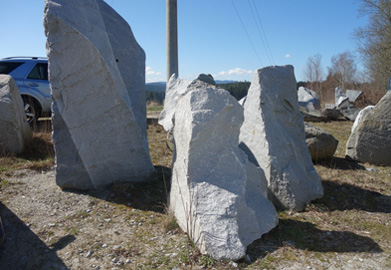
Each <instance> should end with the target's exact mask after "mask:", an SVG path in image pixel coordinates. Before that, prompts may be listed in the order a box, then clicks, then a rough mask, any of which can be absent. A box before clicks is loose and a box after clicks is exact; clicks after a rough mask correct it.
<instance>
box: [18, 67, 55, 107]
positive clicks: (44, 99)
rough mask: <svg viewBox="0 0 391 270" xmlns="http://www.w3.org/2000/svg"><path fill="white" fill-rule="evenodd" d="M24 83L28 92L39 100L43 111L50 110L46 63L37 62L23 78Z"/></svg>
mask: <svg viewBox="0 0 391 270" xmlns="http://www.w3.org/2000/svg"><path fill="white" fill-rule="evenodd" d="M24 85H25V87H26V88H27V89H28V92H30V93H31V94H32V95H33V96H34V97H35V98H37V99H39V100H40V102H41V103H42V104H41V105H42V110H43V112H47V111H50V106H51V98H50V84H49V81H48V64H47V63H42V62H37V63H36V64H35V66H34V67H33V68H32V69H31V71H30V72H29V73H28V75H27V77H26V78H25V80H24Z"/></svg>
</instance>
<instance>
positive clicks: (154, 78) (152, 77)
mask: <svg viewBox="0 0 391 270" xmlns="http://www.w3.org/2000/svg"><path fill="white" fill-rule="evenodd" d="M145 75H146V76H145V80H146V82H147V83H149V82H160V81H165V80H166V79H165V78H164V77H163V73H161V72H158V71H155V70H153V68H152V67H145Z"/></svg>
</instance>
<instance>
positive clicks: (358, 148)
mask: <svg viewBox="0 0 391 270" xmlns="http://www.w3.org/2000/svg"><path fill="white" fill-rule="evenodd" d="M368 110H369V112H367V115H366V116H365V117H364V118H363V119H362V120H361V121H360V122H359V123H358V125H357V126H356V127H355V128H354V130H353V132H352V133H351V134H350V137H349V140H348V142H347V144H346V155H347V156H349V157H351V158H353V159H354V160H357V161H359V162H363V163H365V162H368V163H370V164H374V165H385V166H390V165H391V154H390V153H391V136H390V135H391V134H390V131H391V92H390V91H388V92H387V93H386V95H385V96H384V97H383V98H382V99H381V100H380V101H379V102H378V104H377V105H376V106H375V107H374V108H373V109H368Z"/></svg>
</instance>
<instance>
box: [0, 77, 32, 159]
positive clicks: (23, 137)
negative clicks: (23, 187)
mask: <svg viewBox="0 0 391 270" xmlns="http://www.w3.org/2000/svg"><path fill="white" fill-rule="evenodd" d="M0 130H1V132H0V155H3V154H10V153H13V154H18V153H20V152H22V151H23V149H24V147H25V146H26V144H27V143H28V142H29V140H30V139H31V137H32V131H31V128H30V126H29V125H28V124H27V120H26V115H25V113H24V109H23V100H22V97H21V96H20V92H19V88H18V86H17V85H16V83H15V81H14V79H13V78H12V77H11V76H9V75H0Z"/></svg>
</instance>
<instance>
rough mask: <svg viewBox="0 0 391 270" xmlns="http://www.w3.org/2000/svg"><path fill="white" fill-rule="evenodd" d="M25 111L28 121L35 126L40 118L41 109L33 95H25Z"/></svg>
mask: <svg viewBox="0 0 391 270" xmlns="http://www.w3.org/2000/svg"><path fill="white" fill-rule="evenodd" d="M22 98H23V106H24V113H25V114H26V119H27V123H28V124H29V125H30V126H33V125H35V124H36V123H37V121H38V118H39V109H38V107H37V105H36V103H35V102H34V99H33V98H31V97H27V96H23V97H22Z"/></svg>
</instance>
